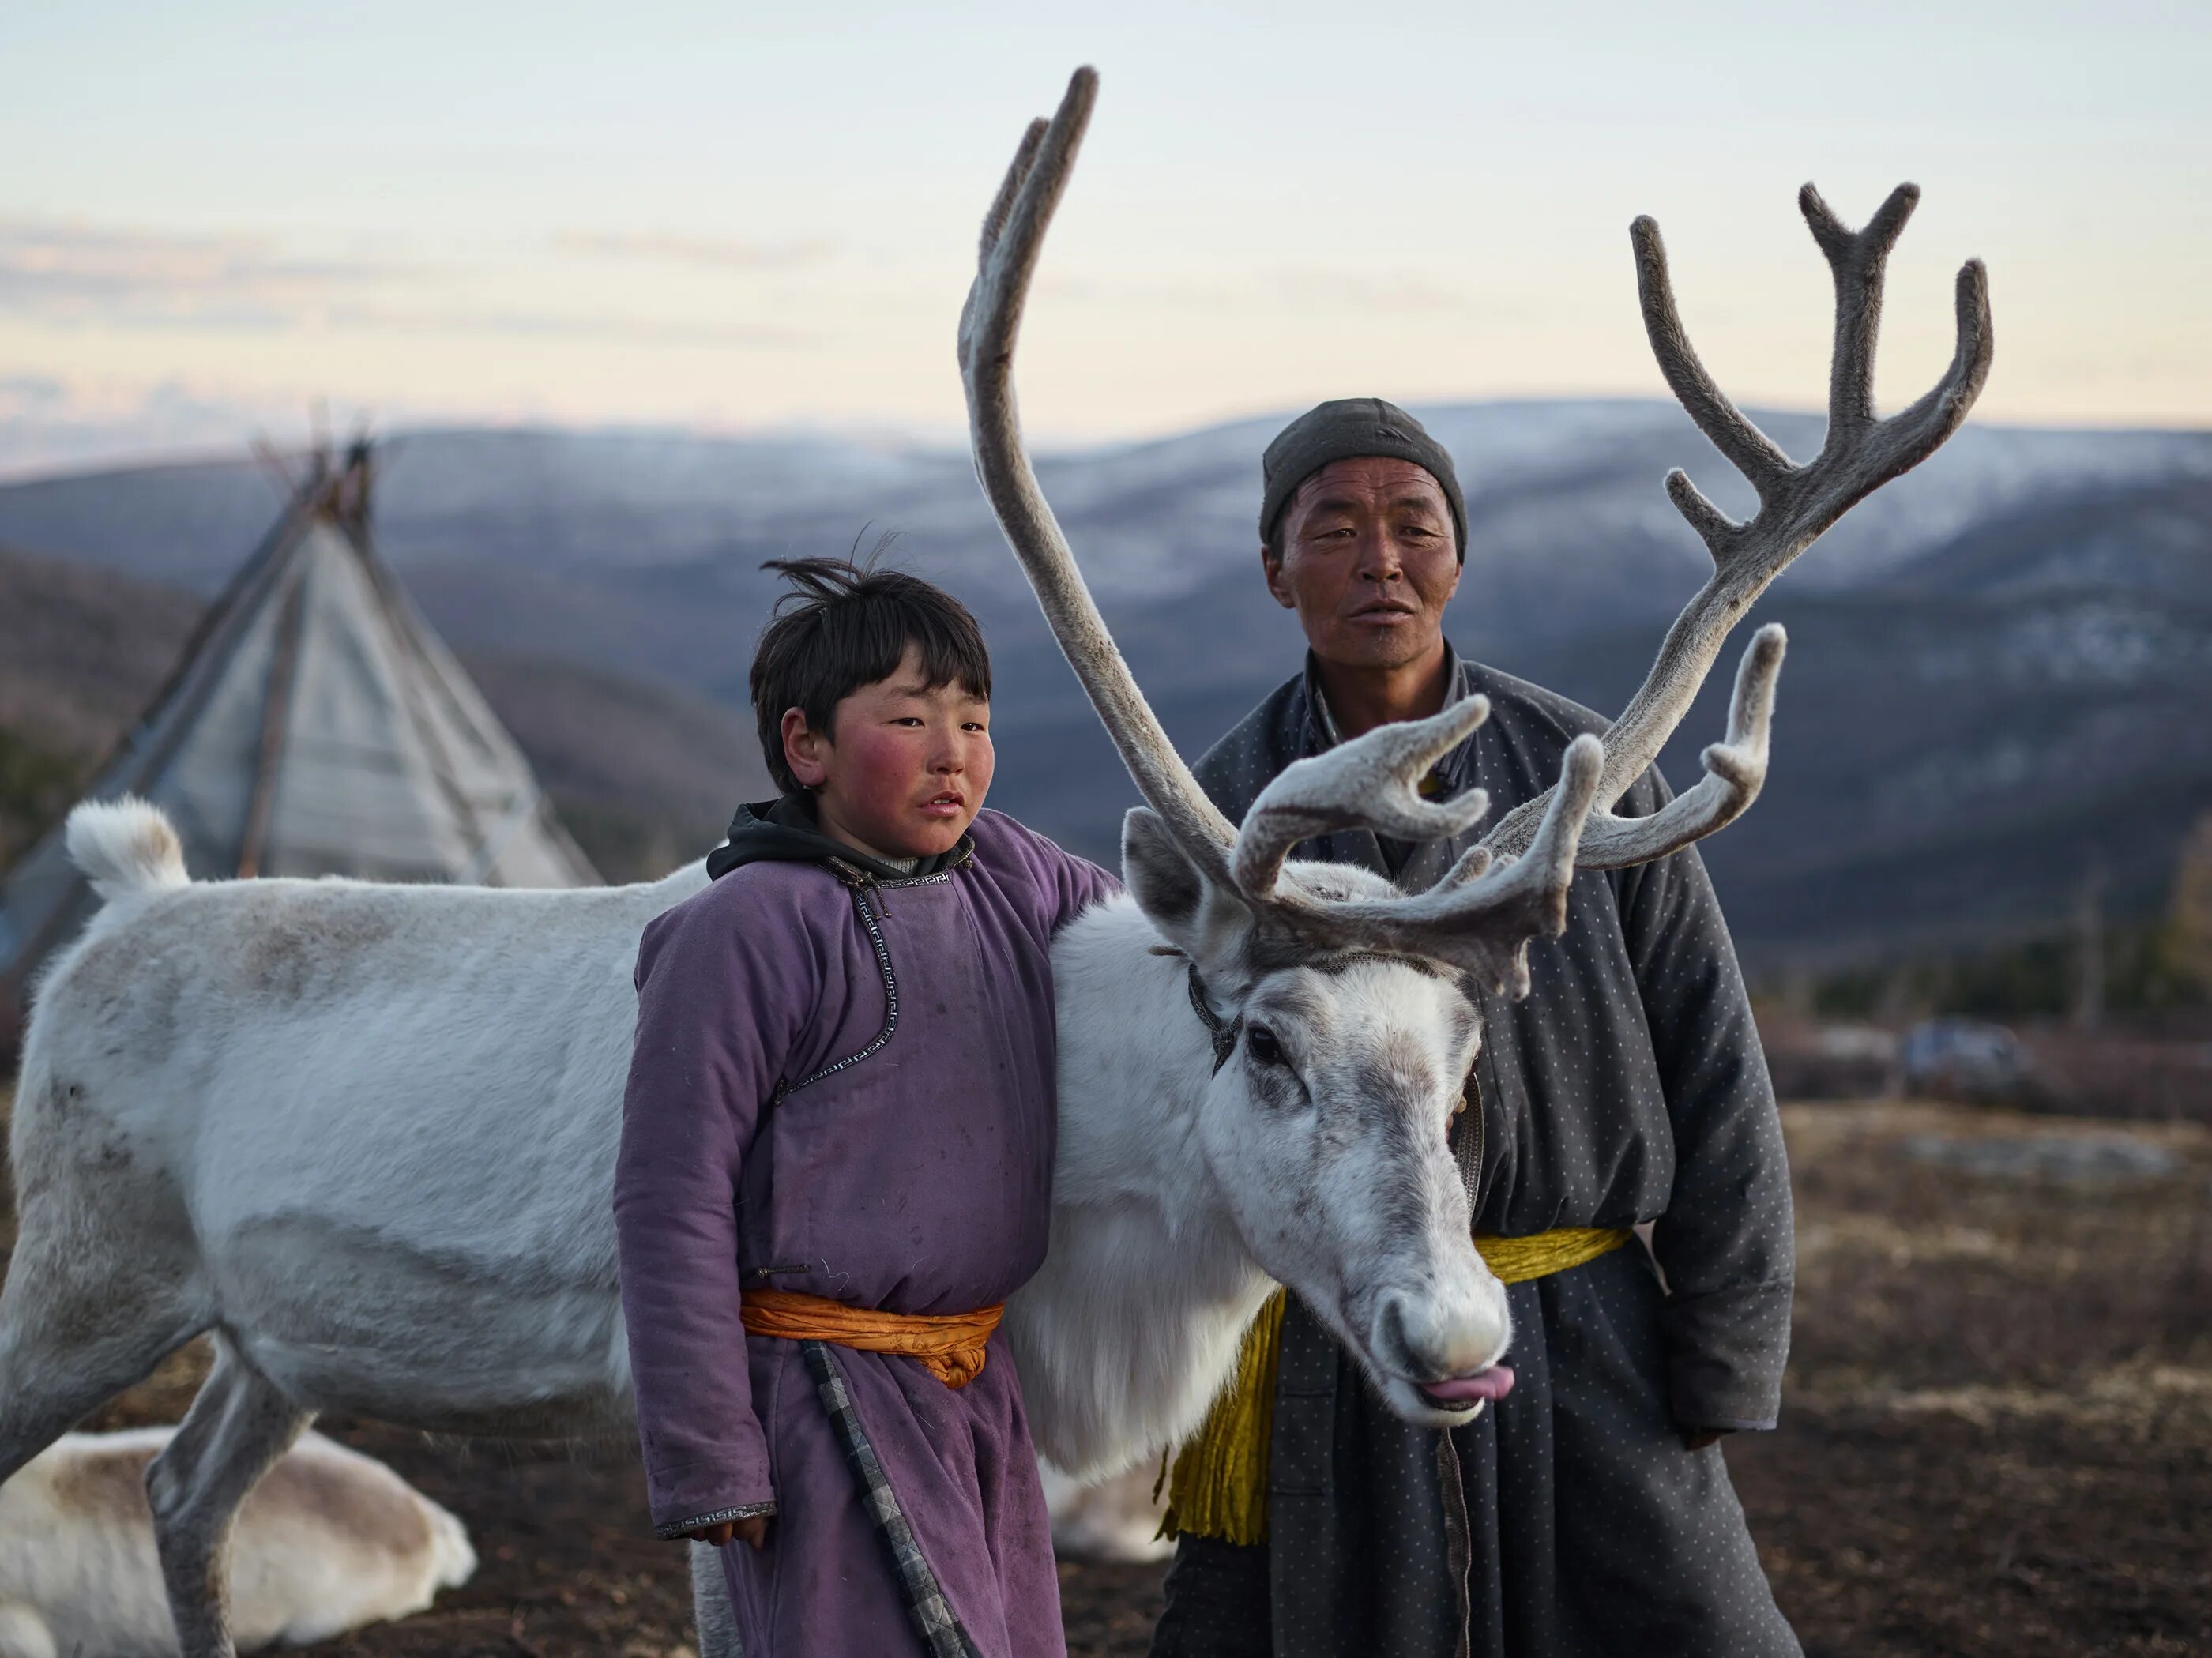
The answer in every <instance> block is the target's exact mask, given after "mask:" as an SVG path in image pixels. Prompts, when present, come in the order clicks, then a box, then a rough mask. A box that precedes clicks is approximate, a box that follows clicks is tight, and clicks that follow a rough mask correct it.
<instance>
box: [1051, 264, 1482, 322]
mask: <svg viewBox="0 0 2212 1658" xmlns="http://www.w3.org/2000/svg"><path fill="white" fill-rule="evenodd" d="M1040 286H1041V287H1042V288H1043V289H1044V291H1045V292H1047V293H1048V294H1050V295H1054V297H1056V298H1062V299H1070V300H1078V301H1090V302H1092V303H1096V304H1101V305H1109V306H1143V307H1152V308H1156V309H1159V310H1167V311H1191V312H1218V311H1241V310H1244V309H1247V308H1249V307H1251V306H1252V305H1253V304H1254V303H1255V302H1261V303H1267V302H1273V303H1277V304H1285V305H1291V306H1296V307H1300V308H1302V309H1305V308H1311V307H1325V308H1327V309H1329V310H1333V311H1386V312H1396V313H1429V314H1435V313H1468V312H1474V311H1482V312H1485V313H1494V310H1495V307H1492V306H1488V305H1486V304H1484V303H1483V302H1482V301H1480V300H1479V299H1478V298H1477V296H1476V295H1475V293H1474V290H1473V288H1472V287H1470V288H1468V289H1467V290H1464V291H1462V290H1461V289H1457V288H1451V287H1449V286H1447V285H1445V284H1444V283H1442V282H1436V281H1434V280H1432V279H1431V278H1430V277H1427V276H1423V275H1421V274H1419V272H1416V271H1413V270H1404V269H1393V268H1390V267H1387V266H1386V267H1382V268H1366V267H1342V266H1328V265H1287V266H1282V267H1279V268H1277V269H1274V270H1255V271H1253V272H1250V273H1249V274H1243V275H1239V276H1235V277H1231V278H1225V279H1219V280H1212V281H1209V280H1206V279H1204V278H1185V277H1178V276H1158V277H1140V278H1115V277H1110V276H1109V277H1093V276H1060V275H1048V276H1045V277H1043V278H1042V281H1041V283H1040Z"/></svg>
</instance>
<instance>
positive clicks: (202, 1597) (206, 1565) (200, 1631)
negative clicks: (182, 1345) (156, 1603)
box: [146, 1335, 314, 1658]
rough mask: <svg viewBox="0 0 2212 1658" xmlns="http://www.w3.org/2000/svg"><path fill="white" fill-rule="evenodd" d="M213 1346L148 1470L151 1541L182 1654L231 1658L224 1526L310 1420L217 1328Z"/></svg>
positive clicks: (227, 1531) (230, 1522)
mask: <svg viewBox="0 0 2212 1658" xmlns="http://www.w3.org/2000/svg"><path fill="white" fill-rule="evenodd" d="M215 1346H216V1362H215V1370H213V1372H212V1373H211V1374H210V1376H208V1379H207V1385H206V1386H205V1387H204V1388H201V1389H200V1391H199V1396H198V1397H197V1398H196V1399H194V1400H192V1407H191V1410H190V1411H188V1412H185V1420H184V1424H183V1425H182V1426H180V1427H179V1429H178V1430H177V1436H176V1437H175V1438H174V1439H173V1440H171V1441H170V1442H169V1444H168V1448H167V1449H166V1450H164V1451H163V1452H162V1453H161V1455H159V1456H157V1457H155V1459H154V1461H152V1462H151V1463H150V1464H149V1466H148V1467H147V1469H146V1497H147V1500H148V1502H149V1504H150V1505H151V1507H152V1509H153V1511H154V1546H155V1550H156V1551H157V1552H159V1554H160V1555H161V1581H162V1584H163V1586H164V1587H165V1588H167V1591H168V1595H169V1616H170V1618H171V1619H173V1621H174V1622H175V1624H176V1626H177V1643H178V1647H179V1650H180V1651H181V1652H182V1654H183V1658H234V1654H235V1652H236V1648H235V1647H234V1645H233V1643H232V1641H231V1633H230V1606H229V1598H230V1594H229V1592H230V1534H231V1527H232V1525H233V1523H234V1521H236V1520H237V1518H238V1509H239V1505H240V1504H241V1503H244V1502H245V1501H246V1493H247V1492H248V1491H252V1489H253V1487H254V1485H255V1484H256V1483H257V1482H258V1480H259V1479H260V1478H261V1476H262V1475H263V1474H264V1473H268V1472H269V1470H270V1467H272V1466H273V1465H274V1464H275V1463H276V1460H277V1458H279V1457H281V1456H283V1455H284V1453H285V1452H286V1451H288V1450H289V1449H290V1448H291V1447H292V1442H293V1441H295V1439H297V1438H298V1437H299V1436H300V1435H301V1431H302V1430H305V1429H306V1427H307V1424H308V1423H309V1422H311V1421H313V1419H314V1415H313V1412H310V1411H307V1410H303V1409H301V1407H300V1406H298V1405H296V1404H295V1403H293V1401H292V1400H289V1399H288V1398H286V1397H285V1395H284V1394H282V1393H281V1392H279V1391H278V1390H277V1388H276V1383H274V1382H271V1381H270V1380H269V1378H268V1377H266V1376H263V1375H262V1374H261V1372H260V1371H258V1370H255V1369H254V1368H253V1367H252V1365H251V1364H250V1363H247V1362H246V1359H245V1358H244V1357H242V1356H241V1355H240V1353H239V1351H238V1350H237V1349H236V1348H235V1347H234V1346H233V1345H231V1343H230V1342H229V1341H228V1339H226V1338H224V1337H223V1336H221V1335H218V1336H216V1342H215Z"/></svg>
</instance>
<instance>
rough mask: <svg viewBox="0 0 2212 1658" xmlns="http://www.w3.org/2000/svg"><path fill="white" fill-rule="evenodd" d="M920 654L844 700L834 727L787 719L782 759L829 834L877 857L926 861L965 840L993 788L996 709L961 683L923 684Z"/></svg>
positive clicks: (794, 716)
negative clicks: (817, 727)
mask: <svg viewBox="0 0 2212 1658" xmlns="http://www.w3.org/2000/svg"><path fill="white" fill-rule="evenodd" d="M922 680H923V673H922V667H921V652H920V651H919V650H916V649H915V647H912V646H908V647H907V653H906V659H905V660H904V661H903V662H902V663H900V665H899V666H898V668H897V670H896V671H895V672H893V673H892V674H891V676H890V677H889V678H887V679H878V680H877V681H876V682H875V683H873V684H870V685H863V686H861V687H860V689H857V690H855V691H854V692H853V693H851V695H848V696H845V697H843V698H842V699H840V701H838V704H837V711H836V716H835V718H834V719H833V720H832V722H831V726H830V729H829V731H827V732H819V731H815V730H813V729H812V728H811V727H810V726H808V725H807V723H806V714H805V710H803V709H800V708H792V709H788V710H787V711H786V713H785V714H784V716H783V756H784V760H785V762H787V764H788V765H789V766H790V767H791V769H792V774H793V775H794V776H795V777H797V778H798V779H799V781H800V782H801V783H804V784H805V785H806V786H808V787H810V788H811V789H813V790H814V791H815V799H814V804H815V811H816V813H817V816H818V817H819V819H820V821H821V824H822V827H823V830H824V831H825V832H827V833H828V834H829V835H832V836H834V837H835V838H836V839H837V840H840V841H845V842H847V843H848V844H849V845H852V846H856V847H860V849H861V850H862V851H864V852H868V853H874V854H875V855H877V856H878V857H889V858H928V857H932V856H934V855H935V854H937V853H944V852H950V851H951V850H952V848H953V847H956V846H957V845H959V844H960V837H961V836H962V835H965V834H966V833H967V832H968V826H969V824H970V823H974V822H975V814H976V813H977V812H978V811H981V810H982V808H983V797H984V795H985V794H987V793H989V792H990V787H991V771H992V766H993V756H992V752H991V705H990V704H989V703H988V702H986V701H984V700H983V699H982V698H981V697H980V696H977V695H975V693H974V692H973V691H971V690H969V689H968V688H967V687H966V686H964V685H962V684H960V683H957V681H956V682H955V683H951V684H949V685H937V686H925V685H924V684H923V683H922Z"/></svg>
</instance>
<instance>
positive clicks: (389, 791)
mask: <svg viewBox="0 0 2212 1658" xmlns="http://www.w3.org/2000/svg"><path fill="white" fill-rule="evenodd" d="M367 506H368V455H367V452H366V449H365V448H357V449H356V452H355V454H354V455H353V456H352V457H351V458H350V459H349V465H348V466H347V468H346V470H345V471H343V473H341V474H339V475H338V476H337V477H335V478H331V477H325V475H323V474H322V473H320V472H319V473H318V476H317V478H316V479H315V480H313V481H312V482H311V483H309V484H308V486H307V488H305V489H302V490H301V492H300V494H299V495H298V496H297V497H296V498H295V500H294V501H292V503H291V504H290V505H289V507H287V508H286V510H285V512H284V513H283V516H282V517H281V518H280V519H278V521H277V523H276V525H275V527H274V528H273V529H272V530H271V531H270V533H269V535H268V537H266V538H265V539H264V542H263V544H262V545H261V547H260V548H259V549H258V550H257V551H256V552H255V553H254V555H253V556H252V558H251V559H249V560H248V561H247V562H246V565H245V566H244V567H243V568H241V569H240V572H239V574H237V576H236V577H234V579H233V580H232V582H231V584H230V586H229V587H228V589H227V590H226V591H225V592H224V593H223V595H222V598H220V599H218V600H217V602H216V605H215V607H214V609H213V610H211V611H210V614H209V616H208V617H207V619H206V621H205V622H204V623H202V625H201V629H200V631H199V634H198V635H197V637H196V638H195V639H194V640H193V641H192V643H191V646H189V647H187V649H186V651H185V655H184V658H183V659H182V661H181V662H180V664H179V666H178V668H177V671H175V673H174V674H173V676H172V677H171V679H170V681H169V683H168V684H167V687H166V688H165V689H163V690H162V692H161V695H159V696H158V697H157V698H156V699H155V701H154V703H153V705H152V706H151V707H150V708H149V709H148V711H147V713H146V714H145V715H144V717H143V719H142V720H140V721H139V723H138V725H137V727H136V728H135V729H134V730H133V731H132V732H131V734H130V736H129V737H128V738H125V741H124V743H123V744H122V745H121V746H120V747H119V749H118V750H117V752H116V753H115V754H114V755H113V756H112V757H111V758H110V760H109V761H108V762H107V764H106V766H105V767H104V768H102V770H101V772H100V775H99V776H98V778H97V779H96V780H94V783H93V785H92V786H91V787H90V788H89V789H88V791H87V793H86V797H85V798H86V799H95V800H104V799H115V798H117V797H118V796H121V795H125V794H136V795H139V796H141V797H143V798H144V799H148V800H150V801H152V802H153V803H154V804H155V805H158V806H160V807H161V809H162V810H163V811H166V812H167V814H168V815H169V817H170V820H171V821H172V822H173V823H175V825H176V827H177V831H178V834H179V836H180V837H181V838H182V840H183V841H184V846H185V865H186V867H187V868H189V869H190V870H191V872H192V874H193V875H194V876H195V877H196V878H200V879H210V878H229V877H234V876H252V875H264V876H280V875H295V876H318V875H349V876H356V877H359V878H363V879H368V880H378V881H441V882H453V883H459V884H483V885H489V886H513V887H574V886H586V885H596V884H598V883H599V875H598V873H597V872H595V871H594V870H593V869H592V865H591V864H590V861H589V860H588V859H586V857H585V856H584V854H583V853H582V852H581V851H580V850H579V849H578V847H577V846H576V844H575V842H574V841H572V840H571V839H570V838H569V837H568V832H567V831H566V830H565V829H562V826H561V823H560V821H559V819H558V818H557V817H556V816H555V815H554V812H553V809H552V806H551V804H550V802H549V801H548V800H547V799H546V798H545V795H544V791H543V790H542V789H541V788H540V787H539V786H538V780H537V779H536V777H535V776H534V775H533V774H532V771H531V768H530V765H529V762H527V761H526V759H525V758H524V757H523V755H522V752H521V750H520V748H518V747H517V746H516V744H515V742H514V739H513V737H512V736H510V735H509V734H508V733H507V730H506V729H505V727H504V726H501V723H500V721H499V719H498V717H497V716H496V715H495V714H493V713H492V711H491V708H490V707H489V704H487V703H486V702H485V701H484V699H483V694H482V693H481V692H480V691H478V690H477V688H476V686H475V685H474V684H473V683H471V681H470V679H469V677H468V675H467V674H466V673H465V671H463V670H462V668H461V666H460V665H459V662H457V661H456V660H455V659H454V658H453V654H452V653H451V652H450V651H448V650H447V648H446V647H445V645H444V643H443V642H442V641H441V640H440V639H439V638H438V637H437V635H435V633H433V632H432V631H431V629H430V628H429V625H428V623H426V622H424V621H423V619H422V616H421V615H420V613H419V612H417V611H416V609H415V607H414V604H413V603H412V601H411V600H410V599H409V598H408V597H407V595H406V592H404V589H403V588H402V587H401V586H400V585H399V583H398V579H397V577H396V576H394V574H392V571H391V569H390V568H389V567H387V566H386V564H385V563H384V562H383V561H382V560H381V559H380V557H379V556H377V554H376V551H375V550H374V545H373V544H372V542H371V539H370V537H369V534H368V511H367ZM94 905H95V901H94V897H93V895H92V893H91V891H90V890H89V888H88V886H87V884H86V883H85V881H84V879H83V878H82V876H81V875H80V874H79V873H78V872H77V871H76V866H75V865H72V864H71V863H70V861H69V857H68V853H67V852H66V850H65V849H64V846H63V844H62V836H61V830H60V827H59V826H58V825H57V826H56V827H55V828H54V829H52V830H50V831H49V832H48V834H47V835H46V837H45V838H44V839H42V840H41V841H39V842H38V843H37V844H36V845H35V846H34V847H32V849H31V850H30V852H29V853H27V854H26V855H25V856H24V857H23V859H21V862H19V863H18V864H17V865H15V868H14V869H13V870H12V871H10V872H9V873H8V875H7V877H6V879H5V881H4V884H0V1002H14V1003H15V1004H17V1007H16V1009H15V1011H21V1008H20V1004H21V999H22V995H23V990H24V987H26V986H27V984H28V983H29V982H30V981H31V978H32V975H33V974H34V973H35V971H36V969H37V968H38V966H39V964H40V962H42V961H43V960H44V959H45V958H46V957H48V956H49V955H51V954H52V951H53V950H54V949H55V948H57V947H58V945H60V944H64V943H66V942H67V941H68V940H69V939H70V938H72V937H74V936H75V934H76V932H77V931H78V929H79V928H81V927H82V926H83V924H84V922H85V920H87V919H88V917H89V916H90V915H91V914H92V913H93V910H94Z"/></svg>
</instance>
